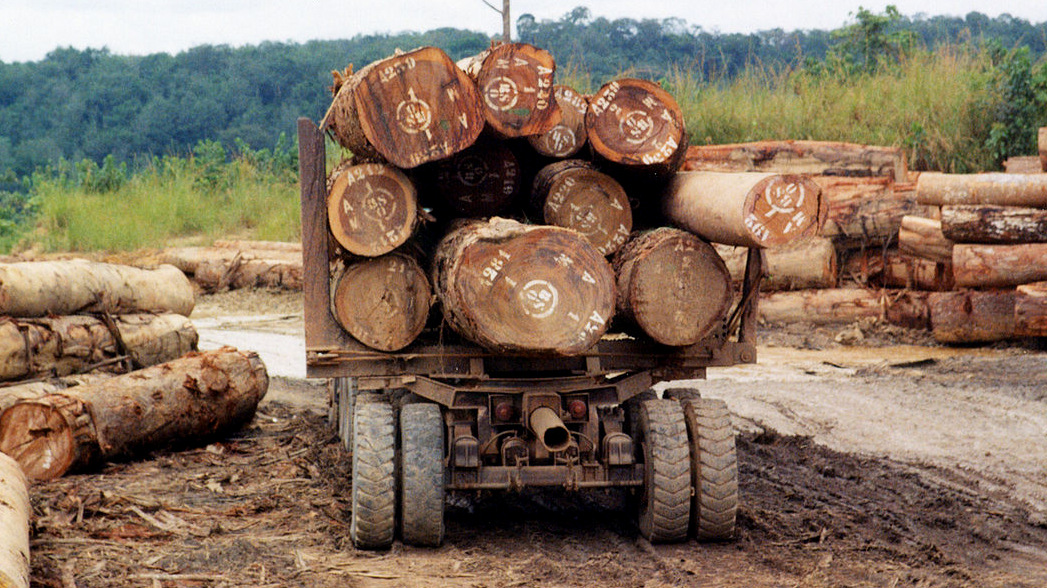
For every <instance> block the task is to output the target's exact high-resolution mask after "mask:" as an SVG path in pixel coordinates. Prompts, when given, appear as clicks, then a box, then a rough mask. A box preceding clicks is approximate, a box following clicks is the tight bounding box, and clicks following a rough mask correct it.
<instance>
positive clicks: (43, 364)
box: [0, 314, 197, 381]
mask: <svg viewBox="0 0 1047 588" xmlns="http://www.w3.org/2000/svg"><path fill="white" fill-rule="evenodd" d="M196 343H197V333H196V329H194V328H193V324H192V323H191V322H189V319H187V318H185V317H184V316H182V315H178V314H162V315H151V314H135V315H120V316H116V317H112V321H111V322H109V324H107V321H105V320H102V319H98V318H95V317H91V316H64V317H51V318H36V319H10V318H4V319H0V381H4V380H20V379H25V378H30V377H34V376H38V375H42V374H52V373H53V374H54V375H58V376H65V375H68V374H72V373H76V372H81V371H84V370H87V369H89V368H91V367H92V366H96V365H98V364H106V365H108V367H107V369H110V370H122V369H123V367H124V366H122V365H120V363H119V361H120V359H121V358H123V357H124V356H125V355H126V356H127V359H128V360H129V361H130V363H131V364H132V366H138V367H141V366H149V365H155V364H157V363H161V362H164V361H169V360H171V359H174V358H176V357H180V356H181V355H183V354H185V353H187V352H188V351H190V350H192V349H195V348H196Z"/></svg>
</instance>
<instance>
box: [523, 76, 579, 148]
mask: <svg viewBox="0 0 1047 588" xmlns="http://www.w3.org/2000/svg"><path fill="white" fill-rule="evenodd" d="M553 98H554V99H555V100H556V104H557V105H558V106H559V107H560V122H559V123H557V124H556V125H554V126H553V127H552V128H551V129H549V130H548V131H545V132H544V133H541V134H536V135H532V136H530V137H528V138H527V141H528V142H529V143H530V144H531V147H533V148H534V150H535V151H537V152H538V153H539V154H540V155H544V156H545V157H553V158H556V159H564V158H567V157H573V156H574V155H575V154H577V153H578V152H579V151H581V150H582V147H584V146H585V143H586V142H587V141H588V140H589V139H588V135H587V134H586V132H585V113H586V112H588V110H589V102H588V100H587V99H586V98H585V96H582V95H581V94H579V93H578V92H576V91H575V90H574V89H573V88H571V87H570V86H563V85H559V84H558V85H556V86H553Z"/></svg>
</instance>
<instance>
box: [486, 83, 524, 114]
mask: <svg viewBox="0 0 1047 588" xmlns="http://www.w3.org/2000/svg"><path fill="white" fill-rule="evenodd" d="M483 94H484V102H486V103H487V106H489V107H491V108H492V109H493V110H501V111H506V110H509V109H510V108H513V107H514V106H516V102H517V101H518V100H519V98H520V90H519V88H517V87H516V82H514V81H513V80H512V79H510V78H507V77H503V76H500V77H496V78H491V80H490V81H488V82H487V84H486V85H484V92H483Z"/></svg>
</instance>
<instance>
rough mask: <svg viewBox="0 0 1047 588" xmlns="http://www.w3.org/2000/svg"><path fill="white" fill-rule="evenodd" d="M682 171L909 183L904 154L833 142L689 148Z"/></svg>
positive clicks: (769, 142)
mask: <svg viewBox="0 0 1047 588" xmlns="http://www.w3.org/2000/svg"><path fill="white" fill-rule="evenodd" d="M684 169H685V170H688V171H718V172H774V173H792V174H810V175H818V176H830V177H831V176H843V177H884V178H891V179H892V180H893V181H895V182H899V183H904V182H907V181H909V180H908V165H907V163H906V160H905V152H904V151H902V150H901V149H899V148H896V147H873V146H870V145H858V144H855V143H839V142H832V141H757V142H754V143H733V144H725V145H700V146H692V147H690V148H689V149H688V150H687V160H686V163H685V164H684Z"/></svg>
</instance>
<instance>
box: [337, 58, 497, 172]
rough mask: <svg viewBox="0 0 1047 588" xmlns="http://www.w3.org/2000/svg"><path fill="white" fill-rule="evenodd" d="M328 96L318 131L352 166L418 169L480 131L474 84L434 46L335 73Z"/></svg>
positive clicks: (462, 145) (463, 145)
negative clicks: (324, 131) (327, 132)
mask: <svg viewBox="0 0 1047 588" xmlns="http://www.w3.org/2000/svg"><path fill="white" fill-rule="evenodd" d="M334 92H335V94H334V99H333V101H332V103H331V108H330V110H329V111H328V114H327V115H326V116H325V117H324V121H323V123H322V124H321V126H325V125H326V124H330V126H331V129H332V131H334V136H335V139H336V140H337V141H338V142H339V143H340V144H341V145H342V146H343V147H345V148H346V149H348V150H350V151H352V153H353V156H354V157H355V158H356V159H357V160H358V161H364V160H373V159H375V158H378V157H381V158H384V159H385V160H386V161H388V162H390V163H392V164H393V165H395V166H397V167H400V168H412V167H416V166H419V165H421V164H423V163H426V162H428V161H435V160H437V159H443V158H445V157H450V156H451V155H454V154H455V153H458V152H459V151H461V150H462V149H465V148H466V147H468V146H470V145H472V144H473V142H474V141H475V140H476V138H477V137H478V136H479V135H480V131H481V130H482V129H483V126H484V116H483V112H482V110H481V101H480V95H479V93H478V92H477V90H476V84H475V83H473V81H472V80H471V79H469V76H468V75H466V73H465V72H464V71H462V70H461V69H459V68H458V67H457V66H456V65H455V64H454V62H453V61H451V58H450V57H448V56H447V54H446V53H444V52H443V51H442V50H440V49H438V48H436V47H422V48H421V49H416V50H414V51H409V52H407V53H400V54H397V55H394V56H392V57H388V58H386V59H383V60H381V61H376V62H374V63H372V64H370V65H368V66H367V67H364V68H363V69H361V70H359V71H357V72H356V73H354V74H349V73H348V72H347V73H346V75H345V76H343V75H340V74H336V75H335V87H334Z"/></svg>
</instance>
